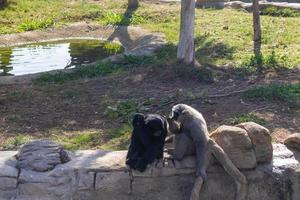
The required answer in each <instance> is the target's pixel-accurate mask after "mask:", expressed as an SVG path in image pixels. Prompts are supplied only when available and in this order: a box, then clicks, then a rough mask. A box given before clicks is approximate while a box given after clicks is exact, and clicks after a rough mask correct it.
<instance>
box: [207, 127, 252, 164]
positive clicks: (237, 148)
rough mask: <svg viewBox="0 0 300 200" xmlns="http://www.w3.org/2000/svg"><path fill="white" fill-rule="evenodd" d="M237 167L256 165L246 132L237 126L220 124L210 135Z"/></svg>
mask: <svg viewBox="0 0 300 200" xmlns="http://www.w3.org/2000/svg"><path fill="white" fill-rule="evenodd" d="M210 137H211V138H212V139H214V140H215V141H216V142H217V143H218V145H220V146H221V147H222V148H223V150H224V151H225V152H226V153H227V155H228V156H229V158H230V159H231V161H232V162H233V163H234V164H235V165H236V166H237V167H238V168H239V169H253V168H255V167H256V157H255V153H254V150H253V148H252V142H251V139H250V137H249V136H248V134H247V132H246V131H245V130H244V129H242V128H239V127H234V126H226V125H223V126H220V127H219V128H217V129H216V130H215V131H213V132H212V133H211V135H210Z"/></svg>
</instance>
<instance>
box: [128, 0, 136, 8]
mask: <svg viewBox="0 0 300 200" xmlns="http://www.w3.org/2000/svg"><path fill="white" fill-rule="evenodd" d="M137 7H139V1H138V0H128V8H129V9H135V8H137Z"/></svg>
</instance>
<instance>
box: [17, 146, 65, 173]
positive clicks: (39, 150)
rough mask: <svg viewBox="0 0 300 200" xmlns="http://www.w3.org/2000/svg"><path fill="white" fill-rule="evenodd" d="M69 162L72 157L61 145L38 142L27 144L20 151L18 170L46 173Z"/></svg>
mask: <svg viewBox="0 0 300 200" xmlns="http://www.w3.org/2000/svg"><path fill="white" fill-rule="evenodd" d="M68 161H70V157H69V155H68V153H67V152H66V151H65V150H64V149H63V147H62V146H61V145H59V144H56V143H54V142H52V141H48V140H38V141H33V142H30V143H27V144H25V145H24V146H23V147H22V148H21V149H20V151H19V153H18V155H17V168H19V169H26V170H32V171H37V172H45V171H49V170H52V169H53V168H54V167H55V166H56V165H58V164H62V163H66V162H68Z"/></svg>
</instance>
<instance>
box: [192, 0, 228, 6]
mask: <svg viewBox="0 0 300 200" xmlns="http://www.w3.org/2000/svg"><path fill="white" fill-rule="evenodd" d="M225 2H229V0H197V1H196V6H197V7H205V8H209V7H212V8H224V6H225Z"/></svg>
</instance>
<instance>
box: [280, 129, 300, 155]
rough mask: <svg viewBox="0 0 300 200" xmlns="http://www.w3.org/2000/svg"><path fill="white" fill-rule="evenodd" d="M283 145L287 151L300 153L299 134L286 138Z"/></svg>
mask: <svg viewBox="0 0 300 200" xmlns="http://www.w3.org/2000/svg"><path fill="white" fill-rule="evenodd" d="M283 143H284V144H285V146H287V147H288V148H289V149H292V150H297V151H300V133H294V134H292V135H290V136H288V137H287V138H286V139H285V140H284V141H283Z"/></svg>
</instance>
